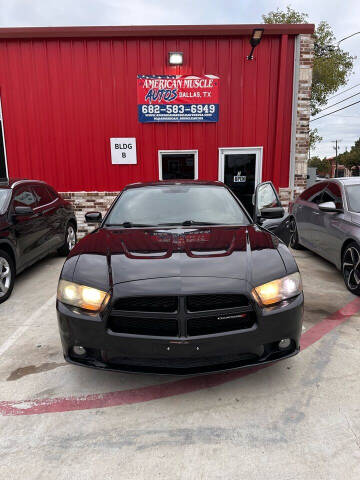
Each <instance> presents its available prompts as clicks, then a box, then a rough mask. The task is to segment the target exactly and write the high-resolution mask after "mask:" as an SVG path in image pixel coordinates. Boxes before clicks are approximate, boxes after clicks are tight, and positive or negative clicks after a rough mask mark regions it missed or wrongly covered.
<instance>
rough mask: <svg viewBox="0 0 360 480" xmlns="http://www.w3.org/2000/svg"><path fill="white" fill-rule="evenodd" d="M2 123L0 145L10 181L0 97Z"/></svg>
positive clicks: (0, 106)
mask: <svg viewBox="0 0 360 480" xmlns="http://www.w3.org/2000/svg"><path fill="white" fill-rule="evenodd" d="M0 123H1V133H2V145H1V144H0V148H3V152H4V162H5V172H6V179H7V180H8V179H9V169H8V162H7V155H6V143H5V131H4V117H3V113H2V104H1V97H0Z"/></svg>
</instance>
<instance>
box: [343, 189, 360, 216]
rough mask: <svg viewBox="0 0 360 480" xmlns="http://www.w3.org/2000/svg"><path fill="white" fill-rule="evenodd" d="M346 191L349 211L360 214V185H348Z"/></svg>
mask: <svg viewBox="0 0 360 480" xmlns="http://www.w3.org/2000/svg"><path fill="white" fill-rule="evenodd" d="M345 190H346V196H347V202H348V207H349V210H350V211H351V212H356V213H360V183H359V184H356V185H346V187H345Z"/></svg>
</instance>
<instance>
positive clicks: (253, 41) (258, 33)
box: [246, 28, 264, 60]
mask: <svg viewBox="0 0 360 480" xmlns="http://www.w3.org/2000/svg"><path fill="white" fill-rule="evenodd" d="M263 33H264V29H263V28H254V30H253V32H252V34H251V38H250V45H251V52H250V53H249V55H248V56H247V57H246V58H247V59H248V60H254V56H253V53H254V50H255V47H257V46H258V45H259V43H260V42H261V38H262V35H263Z"/></svg>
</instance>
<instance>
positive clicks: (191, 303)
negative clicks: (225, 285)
mask: <svg viewBox="0 0 360 480" xmlns="http://www.w3.org/2000/svg"><path fill="white" fill-rule="evenodd" d="M248 304H249V300H248V299H247V298H246V297H245V295H229V294H225V295H190V296H189V297H187V298H186V307H187V310H188V311H189V312H201V311H204V310H225V309H227V308H237V307H244V306H247V305H248Z"/></svg>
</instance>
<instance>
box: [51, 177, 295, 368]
mask: <svg viewBox="0 0 360 480" xmlns="http://www.w3.org/2000/svg"><path fill="white" fill-rule="evenodd" d="M266 185H269V186H270V187H271V188H272V185H271V184H269V182H268V183H266V184H262V185H260V188H259V187H258V189H257V192H256V195H255V199H254V201H255V208H254V210H255V214H254V219H252V218H251V217H250V216H249V214H248V213H247V212H246V210H245V209H244V207H243V206H242V204H241V202H240V201H239V200H238V199H237V198H236V197H235V196H234V194H233V193H232V192H231V191H230V190H229V189H228V188H227V187H225V185H223V184H222V183H220V182H199V181H169V182H157V183H147V184H144V183H138V184H133V185H129V186H128V187H126V188H125V189H124V190H123V191H122V192H121V193H120V195H119V196H118V197H117V199H116V200H115V202H114V203H113V205H112V207H111V208H110V210H109V211H108V213H107V214H106V216H105V218H104V219H102V218H101V214H100V213H98V212H90V213H88V214H86V220H87V222H89V223H100V225H99V228H97V229H96V230H94V231H93V232H92V233H90V234H89V235H87V236H86V237H85V238H84V239H82V240H81V241H80V242H79V243H78V244H77V245H76V246H75V247H74V248H73V250H72V251H71V253H70V255H69V256H68V258H67V260H66V262H65V264H64V267H63V270H62V272H61V276H60V281H59V286H58V296H57V298H58V300H57V311H58V321H59V328H60V335H61V340H62V346H63V351H64V356H65V359H66V360H67V361H69V362H71V363H74V364H78V365H83V366H88V367H95V368H99V369H108V370H122V371H131V372H156V373H170V374H173V373H175V374H194V373H201V372H211V371H216V370H226V369H230V368H239V367H243V366H249V365H259V364H264V363H267V362H271V361H274V360H278V359H281V358H286V357H290V356H292V355H295V354H296V353H298V351H299V341H300V335H301V328H302V314H303V293H302V286H301V279H300V274H299V271H298V267H297V265H296V262H295V260H294V258H293V256H292V254H291V253H290V251H289V250H288V248H287V246H286V245H285V243H283V242H282V241H281V240H280V239H279V238H278V236H276V235H274V233H272V231H277V233H278V234H281V232H286V228H285V226H286V225H287V222H288V221H287V219H286V216H285V215H284V211H283V209H282V208H281V207H280V206H279V205H277V203H276V202H275V204H274V201H273V199H272V195H269V191H268V192H267V191H266V190H267V188H266ZM262 222H265V225H266V228H265V227H264V226H261V223H262ZM263 224H264V223H263ZM284 225H285V226H284ZM270 230H272V231H270Z"/></svg>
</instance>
